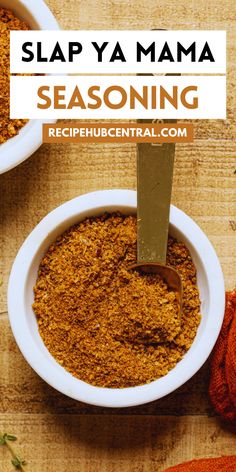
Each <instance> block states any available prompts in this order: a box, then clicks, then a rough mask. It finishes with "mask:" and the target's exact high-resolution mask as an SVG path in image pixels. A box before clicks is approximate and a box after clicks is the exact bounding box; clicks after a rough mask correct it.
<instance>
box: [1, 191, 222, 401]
mask: <svg viewBox="0 0 236 472" xmlns="http://www.w3.org/2000/svg"><path fill="white" fill-rule="evenodd" d="M136 198H137V197H136V192H135V191H132V190H103V191H98V192H93V193H88V194H86V195H82V196H80V197H78V198H75V199H73V200H71V201H69V202H67V203H65V204H63V205H61V206H60V207H58V208H56V209H55V210H54V211H52V212H51V213H49V215H47V216H46V217H45V218H44V219H43V220H42V221H41V222H40V223H39V224H38V226H37V227H36V228H35V229H34V230H33V231H32V233H31V234H30V235H29V236H28V238H27V239H26V241H25V242H24V244H23V246H22V247H21V249H20V251H19V253H18V255H17V257H16V259H15V262H14V264H13V267H12V271H11V275H10V280H9V288H8V310H9V317H10V323H11V327H12V331H13V333H14V336H15V339H16V342H17V344H18V346H19V348H20V350H21V352H22V354H23V356H24V357H25V359H26V360H27V362H28V363H29V364H30V365H31V367H32V368H33V369H34V370H35V371H36V372H37V373H38V375H40V377H42V378H43V379H44V380H45V381H46V382H48V383H49V384H50V385H51V386H52V387H54V388H55V389H57V390H59V391H60V392H62V393H64V394H65V395H68V396H69V397H71V398H74V399H76V400H80V401H83V402H86V403H90V404H93V405H100V406H107V407H127V406H133V405H140V404H143V403H147V402H150V401H152V400H156V399H159V398H161V397H164V396H165V395H167V394H169V393H171V392H173V391H174V390H176V389H177V388H178V387H180V386H181V385H182V384H183V383H185V382H186V381H187V380H189V379H190V378H191V377H192V376H193V375H194V374H195V373H196V372H197V371H198V370H199V369H200V367H201V366H202V365H203V363H204V362H205V361H206V359H207V358H208V356H209V354H210V352H211V350H212V348H213V346H214V344H215V342H216V339H217V337H218V334H219V331H220V328H221V325H222V321H223V316H224V307H225V289H224V280H223V275H222V271H221V267H220V264H219V261H218V258H217V256H216V253H215V251H214V249H213V247H212V245H211V243H210V242H209V240H208V239H207V237H206V235H205V234H204V233H203V232H202V230H201V229H200V228H199V226H197V224H196V223H195V222H194V221H193V220H192V219H191V218H189V216H187V215H186V214H185V213H183V212H182V211H181V210H179V209H178V208H176V207H174V206H171V211H170V234H171V235H172V236H174V237H177V238H178V239H179V240H182V241H183V242H184V243H185V244H186V245H187V246H188V248H189V250H190V252H191V255H192V257H193V260H194V263H195V265H196V268H197V279H198V287H199V290H200V297H201V312H202V321H201V324H200V327H199V329H198V333H197V336H196V338H195V341H194V343H193V344H192V346H191V348H190V350H189V351H188V352H187V354H186V355H185V356H184V358H183V359H182V360H181V361H180V362H179V363H178V364H177V366H176V367H175V368H174V369H173V370H172V371H170V372H169V373H168V374H167V375H166V376H164V377H162V378H160V379H158V380H156V381H154V382H152V383H150V384H148V385H142V386H138V387H130V388H124V389H108V388H100V387H94V386H92V385H89V384H87V383H85V382H83V381H81V380H78V379H77V378H75V377H73V376H72V375H71V374H69V373H68V372H67V371H66V370H65V369H64V368H63V367H61V366H60V365H59V364H58V363H57V362H56V360H55V359H54V358H53V357H52V356H51V355H50V354H49V352H48V350H47V349H46V347H45V345H44V344H43V341H42V339H41V337H40V335H39V333H38V327H37V322H36V318H35V315H34V313H33V310H32V303H33V297H34V296H33V287H34V284H35V281H36V278H37V271H38V267H39V263H40V261H41V259H42V256H43V254H44V253H45V251H46V250H47V248H48V246H49V245H50V243H51V242H53V241H54V240H55V238H56V237H57V236H58V235H60V234H61V233H63V232H64V230H66V229H67V228H68V227H70V226H71V225H73V224H75V223H78V222H80V221H81V220H83V219H84V218H86V217H88V216H94V215H99V214H101V213H103V212H104V211H109V212H111V211H117V210H119V211H121V212H122V213H125V214H135V213H136V207H137V202H136Z"/></svg>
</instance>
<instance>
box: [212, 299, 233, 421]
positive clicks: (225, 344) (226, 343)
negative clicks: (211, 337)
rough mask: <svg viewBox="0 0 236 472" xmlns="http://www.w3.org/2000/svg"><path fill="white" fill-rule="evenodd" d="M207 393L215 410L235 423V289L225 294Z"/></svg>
mask: <svg viewBox="0 0 236 472" xmlns="http://www.w3.org/2000/svg"><path fill="white" fill-rule="evenodd" d="M209 395H210V399H211V402H212V404H213V406H214V408H215V410H216V412H217V413H218V414H219V415H220V416H221V417H222V418H223V419H224V420H226V421H228V422H230V423H231V424H236V290H235V291H233V292H229V293H227V294H226V307H225V317H224V322H223V326H222V329H221V332H220V335H219V338H218V340H217V343H216V345H215V348H214V351H213V357H212V361H211V378H210V386H209Z"/></svg>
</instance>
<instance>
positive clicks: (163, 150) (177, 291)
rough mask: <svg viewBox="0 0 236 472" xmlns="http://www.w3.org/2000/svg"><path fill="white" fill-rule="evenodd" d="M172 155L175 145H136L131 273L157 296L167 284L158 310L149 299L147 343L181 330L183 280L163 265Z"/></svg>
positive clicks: (172, 166) (167, 339)
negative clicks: (134, 251) (150, 319)
mask: <svg viewBox="0 0 236 472" xmlns="http://www.w3.org/2000/svg"><path fill="white" fill-rule="evenodd" d="M174 153H175V144H174V143H171V144H148V143H145V144H144V143H141V144H138V153H137V170H138V179H137V180H138V181H137V203H138V209H137V263H135V264H133V265H132V266H131V267H130V270H132V271H133V270H136V271H138V272H139V273H140V276H141V277H142V278H143V279H144V280H145V278H147V280H148V281H150V279H151V280H152V282H153V286H155V287H156V296H158V289H159V286H160V284H163V282H165V284H166V296H165V297H164V300H165V303H162V301H163V296H162V299H161V300H160V304H159V306H158V307H157V306H156V304H154V306H153V302H152V300H151V299H150V306H149V311H150V312H151V311H153V323H152V327H153V329H154V333H155V335H154V336H153V329H152V330H151V329H150V326H148V332H149V339H150V342H154V341H157V339H159V341H163V340H166V341H169V342H170V341H173V340H174V339H175V337H176V335H177V333H178V332H180V330H181V312H182V298H183V287H182V280H181V276H180V274H179V273H178V272H177V270H175V269H174V268H173V267H171V266H167V265H166V252H167V243H168V231H169V212H170V202H171V191H172V181H173V169H174ZM148 274H149V275H148ZM152 308H153V310H152ZM158 332H159V334H158Z"/></svg>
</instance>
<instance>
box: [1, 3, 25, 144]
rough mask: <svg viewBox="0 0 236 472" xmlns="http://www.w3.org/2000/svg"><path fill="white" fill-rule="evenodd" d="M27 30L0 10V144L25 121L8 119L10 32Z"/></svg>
mask: <svg viewBox="0 0 236 472" xmlns="http://www.w3.org/2000/svg"><path fill="white" fill-rule="evenodd" d="M11 30H29V26H28V25H27V24H26V23H24V22H23V21H21V20H19V18H16V17H15V16H14V14H13V13H12V12H11V11H10V10H6V9H5V8H0V144H2V143H4V142H5V141H7V140H8V139H9V138H12V137H13V136H15V135H17V134H18V133H19V131H20V129H21V128H22V126H24V125H25V124H26V123H27V120H11V119H10V31H11Z"/></svg>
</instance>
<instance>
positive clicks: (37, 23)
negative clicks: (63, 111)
mask: <svg viewBox="0 0 236 472" xmlns="http://www.w3.org/2000/svg"><path fill="white" fill-rule="evenodd" d="M0 7H2V8H7V9H10V10H12V11H13V13H15V15H16V16H17V17H18V18H20V19H21V20H23V21H26V23H28V25H29V26H30V28H31V29H35V30H38V29H39V30H40V29H41V30H58V29H59V25H58V23H57V21H56V19H55V17H54V16H53V14H52V13H51V11H50V10H49V8H48V7H47V5H46V3H44V1H43V0H11V1H10V2H9V0H0ZM55 122H56V120H30V121H29V122H28V123H27V124H26V125H25V126H24V127H23V128H22V129H21V130H20V132H19V134H18V135H17V136H15V137H14V138H11V139H9V140H8V141H6V142H5V143H3V144H0V174H3V173H4V172H7V171H8V170H10V169H13V167H16V166H17V165H19V164H20V163H21V162H23V161H24V160H26V159H28V157H30V156H31V155H32V154H33V153H34V152H35V151H36V150H37V149H38V148H39V147H40V146H41V144H42V125H43V123H55Z"/></svg>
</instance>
